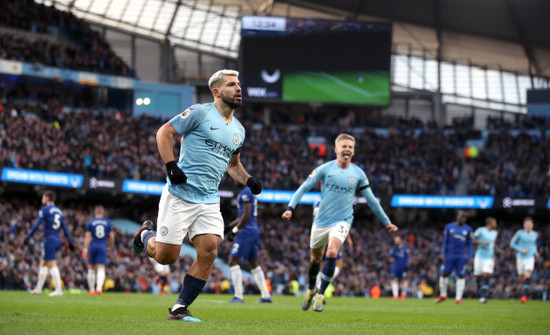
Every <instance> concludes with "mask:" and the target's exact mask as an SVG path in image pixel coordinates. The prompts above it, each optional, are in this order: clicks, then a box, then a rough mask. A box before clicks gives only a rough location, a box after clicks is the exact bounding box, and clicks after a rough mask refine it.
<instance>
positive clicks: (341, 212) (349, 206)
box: [288, 160, 390, 227]
mask: <svg viewBox="0 0 550 335" xmlns="http://www.w3.org/2000/svg"><path fill="white" fill-rule="evenodd" d="M318 182H321V204H320V206H319V212H318V213H317V215H315V220H314V221H313V224H315V225H317V226H319V227H330V226H334V225H335V224H337V223H338V222H341V221H346V222H347V223H349V224H350V225H351V224H352V222H353V200H354V198H355V193H356V191H357V190H358V189H359V190H361V194H363V196H364V197H365V198H366V199H367V203H368V205H369V207H370V208H371V209H372V210H373V212H374V213H375V214H376V215H377V216H378V218H379V219H380V221H382V223H383V224H384V225H387V224H388V223H390V220H389V219H388V217H387V216H386V214H385V213H384V210H383V209H382V207H381V206H380V204H379V203H378V200H377V199H376V197H374V194H373V193H372V190H371V189H370V188H368V186H369V181H368V179H367V175H366V174H365V172H363V170H361V169H360V168H359V167H358V166H357V165H355V164H353V163H351V164H350V166H349V167H348V168H347V169H342V168H341V167H339V166H338V164H337V162H336V160H332V161H330V162H327V163H325V164H323V165H320V166H318V167H317V168H316V169H315V170H313V171H312V172H311V173H310V175H309V177H308V178H307V179H306V180H305V181H304V182H303V183H302V185H301V186H300V187H299V188H298V190H296V192H295V193H294V195H293V196H292V199H291V200H290V202H289V204H288V206H289V207H292V208H295V207H296V205H297V204H298V202H299V201H300V199H301V198H302V196H303V195H304V193H305V192H307V191H309V190H310V189H311V188H313V187H314V186H315V185H316V184H317V183H318Z"/></svg>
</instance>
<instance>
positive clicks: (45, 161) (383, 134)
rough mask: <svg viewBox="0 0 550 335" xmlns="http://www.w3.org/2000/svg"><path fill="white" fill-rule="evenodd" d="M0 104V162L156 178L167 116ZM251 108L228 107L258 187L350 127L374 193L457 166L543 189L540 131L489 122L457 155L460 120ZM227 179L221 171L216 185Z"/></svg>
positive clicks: (549, 183) (494, 189)
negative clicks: (265, 115) (468, 155)
mask: <svg viewBox="0 0 550 335" xmlns="http://www.w3.org/2000/svg"><path fill="white" fill-rule="evenodd" d="M0 106H1V107H0V108H2V109H3V110H5V111H7V112H5V113H2V114H1V115H0V133H1V134H2V135H4V136H2V137H1V138H0V148H1V149H2V151H1V152H0V165H3V166H8V167H16V168H28V169H44V170H51V171H62V172H73V173H82V174H86V175H90V176H96V177H104V178H130V179H141V180H151V181H164V180H165V174H164V171H163V168H162V166H163V164H162V162H161V160H160V157H159V155H158V152H157V148H156V139H155V134H156V131H157V129H158V128H159V127H160V125H162V124H163V123H164V122H166V121H167V120H164V119H160V118H157V117H151V116H146V115H142V116H139V117H131V116H127V115H125V114H123V113H120V112H118V111H111V112H105V111H99V110H94V109H87V108H82V109H76V108H68V107H62V105H61V104H60V103H59V102H57V100H56V99H46V100H45V101H44V102H42V103H39V104H36V103H35V104H30V103H28V102H26V103H17V102H15V101H14V100H13V99H11V98H10V99H4V102H3V103H0ZM10 111H11V112H10ZM252 114H253V112H251V111H250V110H248V109H246V108H244V109H243V110H242V111H241V110H239V111H237V116H238V117H239V119H240V120H241V122H242V123H243V124H244V126H245V128H246V129H247V140H246V141H245V142H244V146H243V149H242V151H241V161H242V162H243V164H245V167H246V168H247V169H248V170H250V171H254V174H255V175H256V176H258V178H260V179H261V180H262V181H263V183H264V187H265V188H267V189H286V190H293V189H296V188H297V187H298V186H299V185H300V184H301V182H302V181H303V180H304V178H306V177H307V175H308V174H309V172H310V171H311V169H313V168H314V167H315V166H317V165H319V164H321V163H323V162H326V161H329V160H331V159H333V158H334V154H333V150H332V148H333V144H332V143H333V141H334V138H335V137H336V136H337V135H338V134H339V133H341V132H349V133H352V134H354V135H355V136H356V138H357V149H356V155H355V157H354V162H355V163H356V164H358V165H359V166H360V167H361V168H362V169H363V170H365V171H366V173H367V176H368V177H369V181H370V183H371V185H372V187H373V190H374V192H375V194H376V195H378V196H390V195H392V194H433V195H454V194H456V186H457V184H458V182H459V178H460V174H461V170H462V168H463V167H464V166H466V167H467V172H468V174H469V179H470V183H469V184H468V185H467V193H468V194H485V195H501V196H512V197H523V196H544V197H548V196H550V170H549V166H550V140H549V139H548V138H546V136H544V134H545V133H544V132H541V133H542V134H543V135H542V136H540V135H534V134H530V133H528V132H526V131H523V132H521V133H519V134H516V135H515V136H512V135H510V133H509V130H498V128H496V127H495V126H493V128H495V129H494V130H491V133H490V135H489V136H488V138H487V140H486V143H485V146H484V147H483V148H482V149H481V150H480V154H479V156H478V157H477V158H476V159H472V160H470V161H469V163H471V164H467V165H464V160H463V159H462V155H463V150H464V147H465V143H466V139H467V138H468V134H469V133H471V132H472V130H471V129H466V130H464V128H463V127H462V126H460V125H459V124H457V125H454V124H453V125H450V126H447V127H445V128H443V129H438V128H436V127H433V126H430V125H429V124H428V125H424V124H422V122H420V121H418V120H416V119H414V118H413V119H411V120H405V119H403V118H396V117H391V116H385V117H380V118H373V119H374V120H375V121H373V122H370V123H363V122H362V121H361V120H360V121H358V122H351V123H349V122H344V123H342V122H324V123H323V124H316V123H315V122H309V120H308V119H307V118H305V117H302V118H300V117H297V118H296V119H291V120H288V119H281V116H280V115H278V114H277V113H273V114H272V115H273V119H274V120H273V121H270V122H268V123H267V122H263V123H262V122H259V121H256V120H255V119H254V117H253V116H252ZM324 115H325V116H326V119H330V118H331V117H333V115H330V114H324ZM527 119H528V118H527ZM392 121H393V125H392V123H391V122H392ZM357 125H365V127H359V126H357ZM16 134H17V136H15V135H16ZM128 134H135V136H132V137H131V138H130V137H129V136H128ZM308 139H316V140H315V141H319V143H316V142H312V141H309V140H308ZM319 139H320V140H319ZM176 147H177V145H176ZM511 148H514V150H511ZM176 154H177V153H176ZM232 187H233V183H232V181H231V180H230V178H228V177H227V176H226V177H225V178H224V179H223V180H222V184H221V188H222V189H231V188H232Z"/></svg>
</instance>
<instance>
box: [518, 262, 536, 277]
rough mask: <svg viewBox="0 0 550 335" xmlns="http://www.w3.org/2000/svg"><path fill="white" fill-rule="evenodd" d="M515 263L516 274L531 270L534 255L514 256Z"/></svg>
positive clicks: (533, 263) (533, 267)
mask: <svg viewBox="0 0 550 335" xmlns="http://www.w3.org/2000/svg"><path fill="white" fill-rule="evenodd" d="M516 265H517V267H518V275H520V276H521V275H522V274H524V273H525V271H533V270H534V269H535V257H531V258H519V257H517V258H516Z"/></svg>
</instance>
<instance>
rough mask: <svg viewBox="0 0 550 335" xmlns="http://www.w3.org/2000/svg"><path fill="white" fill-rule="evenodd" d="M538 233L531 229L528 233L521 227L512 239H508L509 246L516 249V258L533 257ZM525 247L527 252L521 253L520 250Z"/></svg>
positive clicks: (535, 251)
mask: <svg viewBox="0 0 550 335" xmlns="http://www.w3.org/2000/svg"><path fill="white" fill-rule="evenodd" d="M538 236H539V234H538V233H537V232H536V231H534V230H531V232H530V233H529V234H527V232H526V231H525V230H523V229H520V230H518V231H517V232H516V233H515V234H514V236H512V239H511V240H510V246H511V247H512V248H513V249H514V250H516V251H517V252H516V257H518V258H533V257H535V254H536V253H537V238H538ZM523 249H527V253H526V254H523V253H521V251H522V250H523Z"/></svg>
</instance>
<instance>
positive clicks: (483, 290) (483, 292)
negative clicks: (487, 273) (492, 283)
mask: <svg viewBox="0 0 550 335" xmlns="http://www.w3.org/2000/svg"><path fill="white" fill-rule="evenodd" d="M489 280H490V278H489V277H483V284H482V285H481V297H482V298H487V296H488V295H489Z"/></svg>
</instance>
